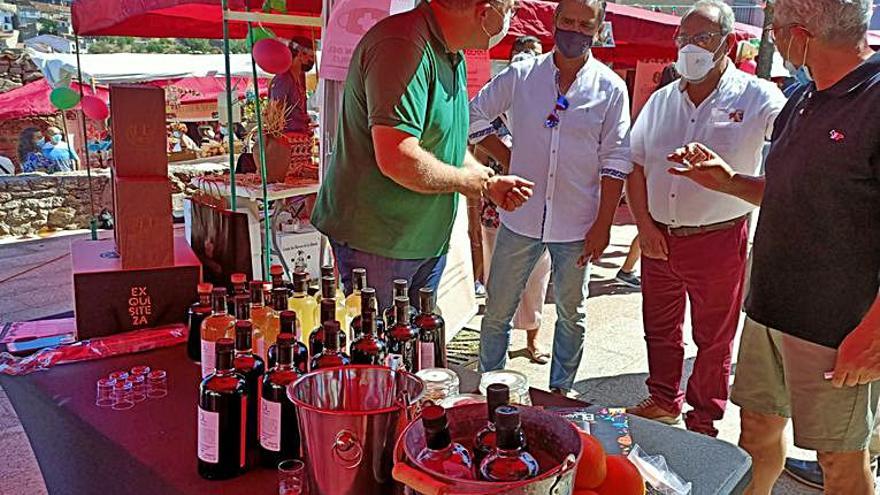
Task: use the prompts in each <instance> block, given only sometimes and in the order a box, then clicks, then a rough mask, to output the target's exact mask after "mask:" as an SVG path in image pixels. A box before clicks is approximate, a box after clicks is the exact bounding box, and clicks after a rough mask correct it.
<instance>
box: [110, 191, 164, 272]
mask: <svg viewBox="0 0 880 495" xmlns="http://www.w3.org/2000/svg"><path fill="white" fill-rule="evenodd" d="M113 202H114V205H113V206H114V220H115V225H114V227H115V231H116V232H115V233H114V237H115V238H116V247H117V250H118V252H119V255H120V256H121V257H122V267H123V268H125V269H142V268H160V267H165V266H171V265H173V264H174V230H173V228H174V226H173V225H172V219H171V181H170V180H169V179H168V177H155V178H152V177H137V178H134V177H120V176H119V175H114V177H113Z"/></svg>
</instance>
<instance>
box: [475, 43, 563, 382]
mask: <svg viewBox="0 0 880 495" xmlns="http://www.w3.org/2000/svg"><path fill="white" fill-rule="evenodd" d="M542 50H543V48H542V47H541V42H540V41H538V38H535V37H534V36H520V37H519V38H517V39H516V41H515V42H514V43H513V55H512V57H511V62H513V61H517V60H528V59H529V58H532V57H537V56H538V55H541V54H542ZM506 121H507V118H506V116H505V115H502V116H500V117H498V118H497V119H495V120H494V121H492V123H491V124H490V125H488V126H485V122H483V123H482V124H478V125H479V126H485V128H482V129H478V128H475V126H474V125H472V126H471V135H470V138H469V139H470V141H471V143H472V144H475V145H476V149H477V154H476V156H477V157H478V158H479V159H480V161H483V162H484V163H486V164H487V165H488V166H489V167H491V168H492V170H493V171H495V173H496V174H505V173H507V170H508V169H509V168H510V162H509V159H510V156H509V154H507V155H505V156H503V157H500V158H501V159H502V160H507V162H505V163H503V164H502V163H499V162H498V160H496V159H494V158H493V157H492V155H491V154H490V153H489V152H488V151H486V150H483V149H482V148H481V147H480V145H479V142H480V141H482V140H483V139H485V137H486V136H487V135H488V134H495V135H497V136H498V137H499V138H500V139H501V140H502V141H503V142H504V145H505V146H507V147H508V148H509V147H511V146H512V145H513V138H512V136H511V135H510V131H509V129H508V127H507V125H506ZM484 157H485V159H483V158H484ZM480 217H481V218H480V224H481V225H480V227H481V228H480V230H481V235H482V246H483V267H484V268H483V279H484V281H485V282H486V284H488V283H489V276H490V273H491V267H492V254H493V253H494V252H495V240H496V239H497V238H498V227H499V226H500V220H499V215H498V207H496V206H495V204H494V203H492V201H490V200H488V199H486V198H482V201H481V210H480ZM549 284H550V253H548V252H547V251H544V254H542V255H541V258H540V259H539V260H538V263H537V264H536V265H535V268H534V269H533V270H532V273H531V275H529V280H528V282H526V287H525V289H524V290H523V296H522V301H520V303H519V306H518V307H517V308H516V314H515V315H514V316H513V322H512V325H513V328H515V329H516V328H521V329H524V330H525V331H526V355H527V356H528V358H529V360H530V361H532V362H533V363H535V364H547V363H548V362H549V359H550V354H549V353H548V352H546V351H545V350H543V349H541V348H540V347H539V346H538V330H540V329H541V320H542V315H543V312H544V300H545V299H546V297H547V286H548V285H549Z"/></svg>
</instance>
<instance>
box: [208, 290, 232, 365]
mask: <svg viewBox="0 0 880 495" xmlns="http://www.w3.org/2000/svg"><path fill="white" fill-rule="evenodd" d="M211 301H212V302H211V305H212V306H213V310H212V312H211V316H209V317H207V318H205V321H203V322H202V331H201V337H202V339H201V340H202V345H201V347H202V352H201V356H202V359H201V365H202V378H204V377H206V376H208V375H210V374H211V373H213V372H214V357H215V356H216V355H217V351H216V350H215V349H214V345H215V344H216V342H217V341H218V340H220V339H222V338H229V339H231V338H232V337H233V336H234V335H235V331H234V326H235V317H234V316H232V315H231V314H229V313H227V312H226V308H227V307H228V306H227V303H226V288H225V287H214V290H213V291H212V292H211Z"/></svg>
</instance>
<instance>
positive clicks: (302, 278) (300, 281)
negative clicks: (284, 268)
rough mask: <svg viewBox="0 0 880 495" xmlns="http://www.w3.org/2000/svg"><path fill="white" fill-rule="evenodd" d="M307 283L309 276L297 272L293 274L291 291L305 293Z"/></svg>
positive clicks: (299, 271)
mask: <svg viewBox="0 0 880 495" xmlns="http://www.w3.org/2000/svg"><path fill="white" fill-rule="evenodd" d="M308 283H309V274H308V273H306V272H304V271H302V270H297V271H295V272H293V290H294V291H296V292H305V291H306V289H308Z"/></svg>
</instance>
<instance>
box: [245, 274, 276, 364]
mask: <svg viewBox="0 0 880 495" xmlns="http://www.w3.org/2000/svg"><path fill="white" fill-rule="evenodd" d="M268 285H269V284H267V283H264V282H263V281H262V280H253V281H251V293H250V296H251V298H250V300H251V322H252V323H253V324H254V353H256V355H258V356H260V357H261V358H263V361H265V360H266V351H267V350H268V348H269V346H270V345H272V344H274V343H275V340H273V339H274V336H275V335H277V334H275V333H274V332H272V328H271V325H272V313H273V310H272V308H271V307H270V306H268V305H267V304H266V288H267V286H268Z"/></svg>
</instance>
